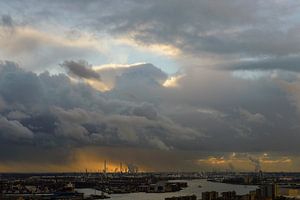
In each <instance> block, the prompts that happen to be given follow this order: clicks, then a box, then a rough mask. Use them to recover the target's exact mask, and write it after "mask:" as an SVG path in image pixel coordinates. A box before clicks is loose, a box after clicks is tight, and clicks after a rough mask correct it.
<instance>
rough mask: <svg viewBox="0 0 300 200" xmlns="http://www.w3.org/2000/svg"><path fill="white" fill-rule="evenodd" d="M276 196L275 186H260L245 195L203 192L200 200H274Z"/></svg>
mask: <svg viewBox="0 0 300 200" xmlns="http://www.w3.org/2000/svg"><path fill="white" fill-rule="evenodd" d="M277 196H279V195H278V186H277V185H276V184H268V185H261V186H260V187H259V188H258V189H256V190H255V191H250V192H249V193H248V194H245V195H237V194H236V192H235V191H229V192H222V193H221V194H220V196H219V193H218V192H216V191H210V192H203V193H202V200H274V199H276V197H277Z"/></svg>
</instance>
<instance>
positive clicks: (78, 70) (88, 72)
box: [61, 60, 100, 80]
mask: <svg viewBox="0 0 300 200" xmlns="http://www.w3.org/2000/svg"><path fill="white" fill-rule="evenodd" d="M61 66H62V67H65V68H66V69H67V70H68V72H69V73H70V74H71V75H73V76H76V77H79V78H86V79H98V80H100V75H99V74H98V73H97V72H95V71H94V70H93V69H91V66H89V65H88V63H87V62H86V61H78V62H75V61H72V60H70V61H68V60H66V61H64V62H63V63H62V64H61Z"/></svg>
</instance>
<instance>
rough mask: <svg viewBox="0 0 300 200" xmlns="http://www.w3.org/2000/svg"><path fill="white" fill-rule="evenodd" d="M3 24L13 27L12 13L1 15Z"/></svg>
mask: <svg viewBox="0 0 300 200" xmlns="http://www.w3.org/2000/svg"><path fill="white" fill-rule="evenodd" d="M0 24H1V25H2V26H6V27H13V24H14V23H13V19H12V17H11V16H10V15H2V16H1V23H0Z"/></svg>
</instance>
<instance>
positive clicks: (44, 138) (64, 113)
mask: <svg viewBox="0 0 300 200" xmlns="http://www.w3.org/2000/svg"><path fill="white" fill-rule="evenodd" d="M0 70H1V76H0V83H1V87H0V95H1V99H3V102H4V103H3V106H2V107H3V108H2V109H1V114H2V115H3V117H1V120H0V127H1V134H0V135H1V136H2V138H3V141H2V142H4V141H5V140H7V139H9V140H7V142H13V141H14V140H17V139H18V138H26V139H30V140H31V141H30V142H31V143H32V144H35V145H37V146H40V147H41V148H42V147H43V146H44V147H47V146H48V147H51V146H53V147H55V146H59V145H68V146H71V147H72V146H73V147H76V146H81V145H108V146H110V145H112V146H114V145H120V146H148V147H152V148H158V149H164V150H169V149H172V148H177V147H176V146H174V145H173V143H174V141H176V140H179V141H185V142H189V141H191V142H192V141H193V140H194V139H196V138H198V139H200V138H201V134H200V133H198V132H197V131H195V130H192V129H190V128H185V127H182V126H180V125H178V124H175V123H173V122H172V120H170V119H168V118H167V117H165V116H164V115H162V114H161V113H159V112H158V111H157V109H156V108H155V107H154V106H153V105H152V104H151V103H133V102H128V101H124V100H118V99H114V98H108V97H109V96H107V95H105V94H103V93H101V92H98V91H96V90H94V89H93V88H91V87H89V86H87V85H85V84H82V83H76V84H74V83H71V81H70V79H69V78H68V77H67V76H65V75H62V74H60V75H53V76H51V75H49V73H46V72H45V73H42V74H40V75H37V74H35V73H32V72H26V71H24V70H23V69H20V68H19V67H18V66H17V65H16V64H14V63H11V62H3V63H2V64H1V67H0ZM131 73H132V74H135V76H137V74H136V73H139V70H137V72H135V71H132V72H131ZM127 75H128V74H127Z"/></svg>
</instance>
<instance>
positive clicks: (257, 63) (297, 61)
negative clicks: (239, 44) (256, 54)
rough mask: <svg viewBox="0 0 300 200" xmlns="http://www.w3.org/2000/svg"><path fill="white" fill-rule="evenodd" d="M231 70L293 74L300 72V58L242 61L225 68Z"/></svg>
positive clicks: (285, 57) (284, 57)
mask: <svg viewBox="0 0 300 200" xmlns="http://www.w3.org/2000/svg"><path fill="white" fill-rule="evenodd" d="M225 68H227V69H230V70H276V69H280V70H286V71H292V72H299V71H300V57H299V56H298V55H297V56H295V55H294V56H283V57H271V58H261V59H258V60H254V61H242V62H238V63H235V64H231V65H230V66H227V67H225Z"/></svg>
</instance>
